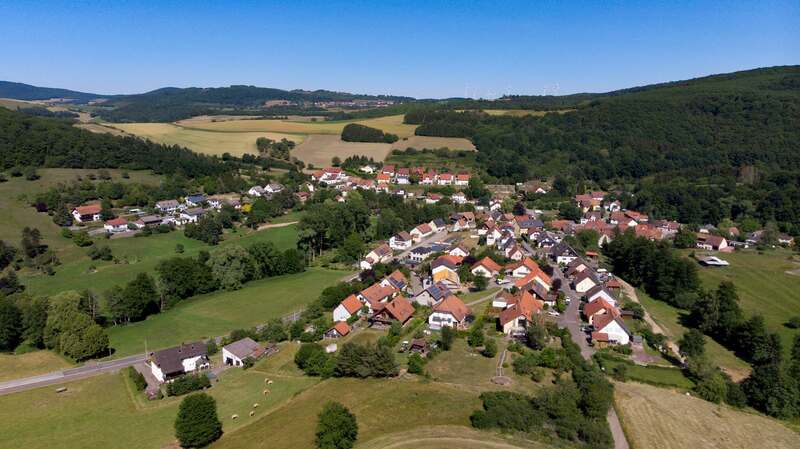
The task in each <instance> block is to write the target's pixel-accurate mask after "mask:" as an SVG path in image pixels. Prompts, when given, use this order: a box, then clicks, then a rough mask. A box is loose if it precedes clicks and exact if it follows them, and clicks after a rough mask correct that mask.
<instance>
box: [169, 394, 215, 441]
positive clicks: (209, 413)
mask: <svg viewBox="0 0 800 449" xmlns="http://www.w3.org/2000/svg"><path fill="white" fill-rule="evenodd" d="M221 436H222V423H221V422H220V421H219V418H218V417H217V402H216V401H215V400H214V398H212V397H211V396H209V395H207V394H205V393H198V394H193V395H190V396H187V397H185V398H184V399H183V401H181V405H180V408H179V409H178V417H177V418H175V437H177V438H178V441H180V444H181V447H203V446H208V445H209V444H211V443H212V442H214V441H216V440H217V439H219V437H221Z"/></svg>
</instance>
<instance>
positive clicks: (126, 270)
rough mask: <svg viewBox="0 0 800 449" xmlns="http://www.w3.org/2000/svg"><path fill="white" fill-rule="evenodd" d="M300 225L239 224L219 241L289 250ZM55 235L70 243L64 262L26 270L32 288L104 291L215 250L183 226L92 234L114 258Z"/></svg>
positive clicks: (24, 278)
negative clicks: (135, 233) (47, 270)
mask: <svg viewBox="0 0 800 449" xmlns="http://www.w3.org/2000/svg"><path fill="white" fill-rule="evenodd" d="M41 215H44V214H41ZM44 216H46V215H44ZM54 226H55V225H54ZM296 230H297V228H296V226H294V225H289V226H285V227H280V228H271V229H264V230H261V231H252V230H249V229H246V228H238V229H237V230H236V232H228V233H226V234H225V235H224V240H223V241H222V242H221V243H220V244H219V245H218V246H219V247H222V246H227V245H240V246H245V247H247V246H249V245H251V244H253V243H256V242H272V243H274V244H275V246H276V248H278V249H280V250H286V249H289V248H294V246H295V242H296V241H297V232H296ZM52 239H56V240H51V239H46V240H45V243H49V244H50V243H51V242H53V243H56V242H57V243H59V244H62V243H64V242H65V244H66V245H67V248H65V249H64V250H63V251H61V252H59V258H60V259H61V265H60V266H58V267H56V268H55V271H56V273H55V274H54V275H52V276H47V275H44V274H41V273H25V274H24V275H22V276H20V279H21V281H22V283H23V284H25V286H26V287H27V289H28V291H29V292H30V293H33V294H41V295H51V294H55V293H58V292H62V291H65V290H78V291H80V290H84V289H86V288H91V289H92V290H93V291H95V292H96V293H101V292H103V291H105V290H108V289H110V288H111V287H113V286H114V285H119V284H123V283H125V282H128V281H129V280H131V279H133V278H134V277H136V275H137V274H139V273H143V272H144V273H150V274H152V273H154V271H155V268H156V265H158V263H159V262H160V261H162V260H164V259H167V258H170V257H175V256H179V255H180V256H182V257H188V256H196V255H197V254H198V253H199V252H200V251H201V250H206V251H210V252H213V251H214V250H215V249H216V247H212V246H208V245H207V244H205V243H203V242H201V241H199V240H193V239H189V238H187V237H185V236H184V235H183V231H182V230H176V231H173V232H170V233H168V234H153V235H150V236H148V237H128V238H120V239H109V240H105V239H102V238H99V239H94V242H95V243H94V244H95V245H97V246H108V247H109V248H110V249H111V253H112V254H113V256H114V258H115V259H116V260H111V261H102V260H91V259H90V258H89V256H87V255H86V253H87V252H88V251H89V248H90V247H86V248H78V247H77V246H75V244H73V243H72V242H71V241H69V240H67V239H65V238H63V237H61V236H60V235H58V236H53V237H52ZM179 244H180V245H183V247H184V252H183V253H182V254H177V253H176V252H175V247H176V246H177V245H179Z"/></svg>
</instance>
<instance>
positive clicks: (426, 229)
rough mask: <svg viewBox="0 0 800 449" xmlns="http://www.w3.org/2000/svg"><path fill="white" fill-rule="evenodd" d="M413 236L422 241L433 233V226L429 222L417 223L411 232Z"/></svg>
mask: <svg viewBox="0 0 800 449" xmlns="http://www.w3.org/2000/svg"><path fill="white" fill-rule="evenodd" d="M410 234H411V237H413V238H414V240H415V241H417V242H418V241H420V240H422V239H424V238H425V237H429V236H430V235H431V234H433V228H431V225H429V224H428V223H422V224H421V225H417V227H415V228H414V229H412V230H411V232H410Z"/></svg>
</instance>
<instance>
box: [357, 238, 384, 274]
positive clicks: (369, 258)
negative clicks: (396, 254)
mask: <svg viewBox="0 0 800 449" xmlns="http://www.w3.org/2000/svg"><path fill="white" fill-rule="evenodd" d="M390 260H392V248H390V247H389V244H387V243H383V244H381V245H378V246H377V247H376V248H375V249H373V250H372V251H370V252H368V253H367V255H366V256H364V260H362V261H361V263H360V264H359V266H360V267H361V269H362V270H370V269H372V266H373V265H375V264H376V263H387V262H389V261H390Z"/></svg>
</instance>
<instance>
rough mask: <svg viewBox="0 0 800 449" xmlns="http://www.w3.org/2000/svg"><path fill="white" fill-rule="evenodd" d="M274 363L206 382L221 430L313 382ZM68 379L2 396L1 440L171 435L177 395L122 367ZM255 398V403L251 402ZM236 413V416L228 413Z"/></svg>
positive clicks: (133, 441) (139, 442) (112, 442)
mask: <svg viewBox="0 0 800 449" xmlns="http://www.w3.org/2000/svg"><path fill="white" fill-rule="evenodd" d="M289 352H290V353H291V351H289ZM278 354H281V353H280V352H279V353H278ZM214 357H215V358H219V357H220V356H219V355H216V356H214ZM271 363H272V359H271V358H268V359H265V360H264V361H262V362H260V363H259V364H257V365H256V366H255V367H254V368H251V369H249V370H247V371H245V370H241V369H236V368H234V369H229V370H227V371H225V372H223V373H222V374H221V375H220V376H219V381H218V382H215V383H214V385H213V387H212V388H211V389H209V390H207V392H208V393H209V394H210V395H211V396H213V397H214V398H215V399H216V400H217V411H218V415H219V418H220V421H222V424H223V431H224V432H226V433H227V432H232V431H234V430H236V429H237V428H241V427H244V426H246V425H247V424H250V423H253V422H255V421H256V420H258V419H259V418H261V417H262V416H265V415H267V414H269V413H270V412H272V411H275V410H277V409H278V408H280V407H281V406H283V405H284V404H286V402H287V401H289V400H291V398H292V397H293V396H294V395H295V394H297V393H299V392H301V391H303V390H305V389H307V388H309V387H310V386H312V385H314V384H315V383H317V382H318V380H317V379H313V378H308V377H302V376H292V375H281V374H280V373H274V372H273V370H272V369H271ZM267 377H268V378H269V379H270V380H272V381H273V383H272V384H271V385H269V386H268V388H269V394H268V395H264V394H263V390H264V389H265V388H267V387H266V385H265V382H264V379H265V378H267ZM65 386H66V387H67V388H68V389H67V391H66V392H65V393H56V392H55V388H56V387H45V388H39V389H36V390H30V391H25V392H21V393H14V394H11V395H6V396H0V420H2V422H3V438H0V448H3V449H5V448H8V449H11V448H21V447H25V448H28V449H38V448H41V449H45V448H53V447H58V448H63V449H73V448H74V449H80V448H88V447H92V448H132V449H138V448H140V449H153V448H158V447H164V446H167V445H169V444H171V443H173V442H174V441H175V438H174V428H173V422H174V420H175V416H176V415H177V410H178V405H179V404H180V401H181V399H182V398H180V397H178V398H170V397H168V398H164V399H162V400H160V401H147V400H146V399H144V397H143V396H142V394H141V393H137V392H135V391H134V389H133V387H132V385H131V383H130V381H129V380H128V379H127V377H126V375H125V374H123V373H114V374H104V375H101V376H97V377H93V378H90V379H85V380H79V381H75V382H71V383H69V384H66V385H65ZM256 403H257V404H259V406H258V407H257V408H254V407H253V405H254V404H256ZM251 410H252V411H253V412H254V416H252V417H251V416H250V415H249V413H250V411H251ZM234 414H235V415H238V416H239V418H238V419H235V420H234V419H232V416H233V415H234Z"/></svg>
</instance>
